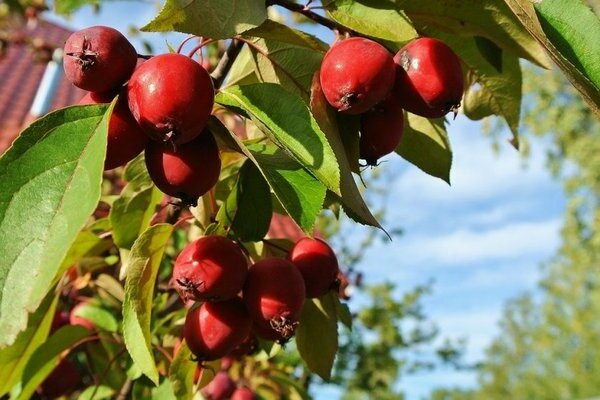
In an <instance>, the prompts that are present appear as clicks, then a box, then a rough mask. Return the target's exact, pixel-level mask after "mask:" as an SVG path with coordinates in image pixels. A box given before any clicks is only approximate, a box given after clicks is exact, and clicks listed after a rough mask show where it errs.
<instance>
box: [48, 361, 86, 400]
mask: <svg viewBox="0 0 600 400" xmlns="http://www.w3.org/2000/svg"><path fill="white" fill-rule="evenodd" d="M80 380H81V374H80V373H79V370H78V369H77V367H76V366H75V365H74V364H73V363H72V362H71V361H69V360H67V359H63V360H61V361H60V362H59V363H58V365H57V366H56V368H54V370H53V371H52V372H51V373H50V375H48V377H47V378H46V379H45V380H44V382H42V384H41V385H40V387H39V389H38V392H39V393H40V394H41V395H43V396H44V397H45V398H50V399H55V398H57V397H61V396H64V395H66V394H68V393H70V392H72V391H73V390H75V388H76V387H77V385H78V384H79V381H80Z"/></svg>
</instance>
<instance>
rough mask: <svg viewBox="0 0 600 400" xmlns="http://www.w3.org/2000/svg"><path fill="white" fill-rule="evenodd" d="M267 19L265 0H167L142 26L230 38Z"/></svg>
mask: <svg viewBox="0 0 600 400" xmlns="http://www.w3.org/2000/svg"><path fill="white" fill-rule="evenodd" d="M266 19H267V9H266V7H265V1H264V0H188V1H181V0H166V3H165V5H164V7H163V8H162V10H160V13H159V14H158V15H157V16H156V17H155V18H154V19H153V20H152V21H151V22H150V23H149V24H147V25H146V26H144V27H142V28H141V30H142V31H145V32H171V31H176V32H183V33H190V34H192V35H198V36H204V37H209V38H213V39H227V38H230V37H232V36H235V35H237V34H240V33H242V32H245V31H247V30H248V29H252V28H256V27H257V26H259V25H260V24H262V23H263V22H264V21H265V20H266Z"/></svg>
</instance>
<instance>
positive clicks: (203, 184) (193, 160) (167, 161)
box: [145, 131, 221, 205]
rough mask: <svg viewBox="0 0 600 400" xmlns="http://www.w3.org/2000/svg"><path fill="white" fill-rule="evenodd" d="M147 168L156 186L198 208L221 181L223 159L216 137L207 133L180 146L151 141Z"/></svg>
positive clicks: (147, 149) (147, 150)
mask: <svg viewBox="0 0 600 400" xmlns="http://www.w3.org/2000/svg"><path fill="white" fill-rule="evenodd" d="M145 155H146V168H148V173H149V174H150V177H151V178H152V181H153V182H154V184H155V185H156V186H157V187H158V188H159V189H160V190H161V191H162V192H163V193H166V194H168V195H169V196H173V197H178V198H180V199H182V200H183V201H184V202H185V203H187V204H190V205H195V204H196V202H197V200H198V198H199V197H200V196H202V195H203V194H204V193H206V192H208V191H209V190H210V188H212V187H213V186H214V185H215V184H216V183H217V181H218V180H219V173H220V172H221V159H220V157H219V148H218V147H217V142H216V141H215V138H214V137H213V135H212V134H211V133H210V132H208V131H205V132H203V133H202V134H201V135H200V136H198V137H197V138H196V139H194V140H193V141H191V142H189V143H185V144H182V145H180V146H177V148H176V149H174V148H173V146H171V145H170V144H167V143H161V142H154V141H150V142H149V143H148V145H147V146H146V151H145Z"/></svg>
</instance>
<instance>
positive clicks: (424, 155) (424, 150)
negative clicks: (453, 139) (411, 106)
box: [396, 113, 452, 184]
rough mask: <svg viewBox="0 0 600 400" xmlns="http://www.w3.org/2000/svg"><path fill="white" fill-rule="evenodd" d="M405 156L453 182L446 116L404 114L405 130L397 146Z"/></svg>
mask: <svg viewBox="0 0 600 400" xmlns="http://www.w3.org/2000/svg"><path fill="white" fill-rule="evenodd" d="M396 153H398V154H400V155H401V156H402V157H403V158H404V159H405V160H407V161H409V162H411V163H412V164H414V165H416V166H417V167H419V168H420V169H421V170H422V171H424V172H426V173H428V174H429V175H432V176H435V177H437V178H440V179H443V180H444V181H446V182H448V184H450V167H451V166H452V150H451V149H450V140H449V139H448V134H447V133H446V127H445V123H444V119H443V118H440V119H427V118H423V117H420V116H418V115H414V114H409V113H405V114H404V133H403V134H402V140H400V145H399V146H398V148H397V149H396Z"/></svg>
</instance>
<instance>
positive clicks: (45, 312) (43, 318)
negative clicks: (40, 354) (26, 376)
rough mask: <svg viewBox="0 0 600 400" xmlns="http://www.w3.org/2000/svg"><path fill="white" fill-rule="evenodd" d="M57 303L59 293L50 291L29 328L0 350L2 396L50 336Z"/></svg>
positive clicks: (30, 319) (18, 379) (19, 377)
mask: <svg viewBox="0 0 600 400" xmlns="http://www.w3.org/2000/svg"><path fill="white" fill-rule="evenodd" d="M57 303H58V295H57V294H55V293H52V292H50V293H48V295H47V296H46V298H45V299H44V301H43V302H42V303H41V304H40V306H39V307H38V309H37V310H35V312H34V313H33V314H31V317H30V318H29V321H28V323H27V329H25V330H24V331H22V332H20V333H19V335H18V336H17V340H16V341H15V342H14V343H13V344H12V345H11V346H9V347H6V348H4V349H2V350H0V397H2V396H3V395H5V394H6V393H8V392H9V391H10V390H11V388H12V387H13V386H14V385H15V384H16V383H17V382H19V381H20V380H21V375H22V374H23V370H24V369H25V366H26V365H27V362H28V361H29V359H30V358H31V355H32V354H33V352H34V351H35V350H36V349H37V348H38V347H39V346H40V345H41V344H42V343H44V341H45V340H46V338H47V337H48V333H49V332H50V326H51V324H52V320H53V319H54V312H55V310H56V304H57Z"/></svg>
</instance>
